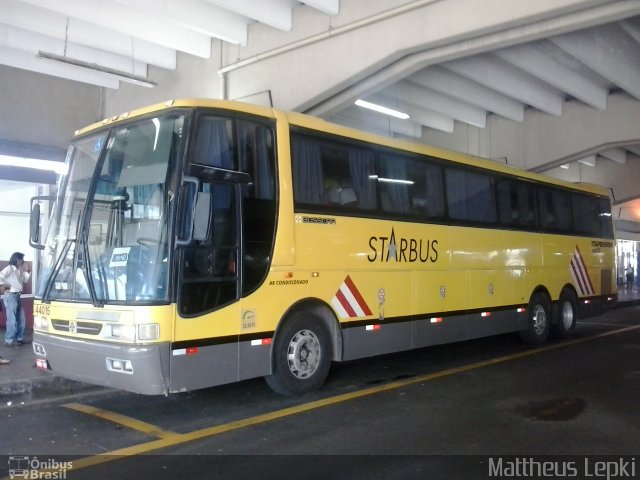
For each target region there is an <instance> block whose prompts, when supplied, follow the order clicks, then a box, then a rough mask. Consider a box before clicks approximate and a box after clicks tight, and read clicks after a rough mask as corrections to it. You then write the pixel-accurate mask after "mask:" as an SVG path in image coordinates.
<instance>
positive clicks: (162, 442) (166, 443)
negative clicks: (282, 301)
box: [73, 325, 640, 471]
mask: <svg viewBox="0 0 640 480" xmlns="http://www.w3.org/2000/svg"><path fill="white" fill-rule="evenodd" d="M638 328H640V325H634V326H630V327H626V328H620V329H617V330H613V331H608V332H605V333H600V334H598V335H593V336H589V337H585V338H579V339H576V340H569V341H565V342H561V343H556V344H553V345H549V346H546V347H540V348H536V349H531V350H526V351H523V352H519V353H515V354H512V355H505V356H502V357H497V358H491V359H488V360H483V361H481V362H476V363H472V364H469V365H463V366H461V367H454V368H448V369H446V370H442V371H439V372H434V373H429V374H426V375H420V376H417V377H412V378H407V379H403V380H398V381H395V382H390V383H387V384H384V385H378V386H375V387H369V388H365V389H363V390H358V391H356V392H350V393H345V394H342V395H336V396H333V397H329V398H324V399H322V400H316V401H313V402H308V403H303V404H301V405H296V406H293V407H287V408H283V409H280V410H275V411H273V412H268V413H263V414H261V415H256V416H254V417H249V418H244V419H241V420H236V421H233V422H229V423H225V424H222V425H216V426H213V427H206V428H203V429H200V430H194V431H192V432H189V433H184V434H177V433H175V434H171V435H167V436H165V437H163V438H160V439H158V440H153V441H150V442H146V443H141V444H138V445H132V446H130V447H124V448H120V449H118V450H113V451H111V452H107V453H102V454H99V455H96V456H92V457H85V458H81V459H79V460H74V461H73V471H75V470H77V469H80V468H86V467H89V466H93V465H99V464H101V463H106V462H110V461H112V460H117V459H118V458H121V457H127V456H132V455H140V454H143V453H149V452H152V451H154V450H159V449H162V448H167V447H171V446H175V445H180V444H183V443H186V442H191V441H194V440H200V439H203V438H207V437H212V436H215V435H220V434H222V433H227V432H232V431H234V430H239V429H242V428H246V427H251V426H255V425H261V424H264V423H267V422H272V421H274V420H278V419H282V418H286V417H289V416H292V415H298V414H301V413H305V412H309V411H312V410H317V409H320V408H325V407H329V406H331V405H336V404H339V403H344V402H347V401H349V400H355V399H358V398H364V397H368V396H371V395H376V394H379V393H384V392H388V391H391V390H397V389H398V388H403V387H407V386H410V385H415V384H417V383H423V382H429V381H431V380H436V379H439V378H444V377H450V376H452V375H456V374H458V373H464V372H469V371H471V370H477V369H479V368H484V367H488V366H491V365H497V364H500V363H506V362H510V361H513V360H518V359H521V358H526V357H530V356H533V355H537V354H540V353H544V352H549V351H551V350H557V349H560V348H565V347H568V346H572V345H577V344H580V343H584V342H588V341H591V340H595V339H598V338H602V337H607V336H610V335H616V334H619V333H623V332H628V331H631V330H636V329H638ZM141 423H143V422H141Z"/></svg>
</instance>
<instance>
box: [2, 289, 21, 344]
mask: <svg viewBox="0 0 640 480" xmlns="http://www.w3.org/2000/svg"><path fill="white" fill-rule="evenodd" d="M2 299H3V300H4V309H5V311H6V313H7V331H6V332H5V335H4V342H5V343H6V344H11V343H13V342H17V341H21V340H23V338H24V326H25V324H26V323H27V322H26V320H25V317H24V309H23V308H22V303H21V302H20V295H16V294H15V293H9V292H5V294H4V296H3V297H2Z"/></svg>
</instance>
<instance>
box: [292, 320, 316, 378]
mask: <svg viewBox="0 0 640 480" xmlns="http://www.w3.org/2000/svg"><path fill="white" fill-rule="evenodd" d="M320 355H321V351H320V340H318V337H317V336H316V334H315V333H313V332H312V331H311V330H300V331H299V332H297V333H296V334H295V335H294V336H293V337H292V338H291V342H289V348H288V351H287V362H288V364H289V370H290V371H291V373H292V374H293V376H294V377H296V378H299V379H305V378H309V377H310V376H312V375H313V374H314V373H315V371H316V370H317V369H318V366H319V365H320Z"/></svg>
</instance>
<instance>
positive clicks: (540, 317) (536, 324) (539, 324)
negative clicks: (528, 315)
mask: <svg viewBox="0 0 640 480" xmlns="http://www.w3.org/2000/svg"><path fill="white" fill-rule="evenodd" d="M546 327H547V312H545V311H544V307H543V306H542V305H536V306H535V308H534V310H533V330H534V331H535V332H536V335H542V334H543V333H544V330H545V328H546Z"/></svg>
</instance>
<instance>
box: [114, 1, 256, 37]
mask: <svg viewBox="0 0 640 480" xmlns="http://www.w3.org/2000/svg"><path fill="white" fill-rule="evenodd" d="M116 1H117V2H118V3H122V4H124V5H128V6H130V7H133V8H136V9H138V10H140V11H141V12H143V13H145V14H152V15H156V16H159V17H160V18H162V19H163V20H165V21H168V22H172V23H175V24H177V25H179V26H181V27H184V28H187V29H189V30H193V31H194V32H198V33H202V34H204V35H207V36H208V37H214V38H218V39H220V40H224V41H225V42H229V43H233V44H236V45H246V43H247V30H248V28H247V24H248V21H247V19H245V18H243V17H242V16H240V15H237V14H235V13H233V12H230V11H229V10H227V9H225V8H220V7H218V6H215V5H211V4H210V3H207V2H203V1H201V0H180V1H179V2H178V1H162V2H158V1H156V0H116Z"/></svg>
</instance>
